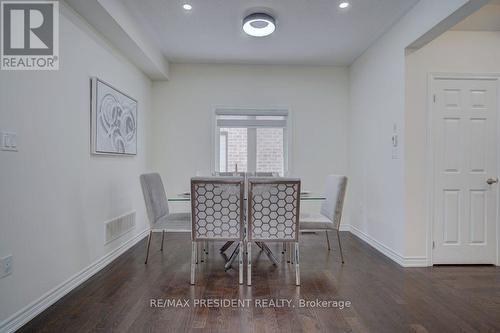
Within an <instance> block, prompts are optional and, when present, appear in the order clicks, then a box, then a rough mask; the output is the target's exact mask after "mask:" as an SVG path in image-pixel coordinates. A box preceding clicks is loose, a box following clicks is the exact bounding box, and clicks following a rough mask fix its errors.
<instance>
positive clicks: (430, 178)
mask: <svg viewBox="0 0 500 333" xmlns="http://www.w3.org/2000/svg"><path fill="white" fill-rule="evenodd" d="M439 79H462V80H467V79H469V80H496V81H497V83H498V84H497V108H498V110H497V115H498V117H497V141H498V140H499V139H500V73H486V74H482V73H476V74H473V73H443V72H431V73H428V75H427V113H426V117H427V120H426V123H427V128H426V132H427V133H426V134H427V135H426V155H427V156H426V159H427V162H426V164H427V167H426V168H427V170H426V182H425V183H426V192H427V207H426V209H427V247H426V255H427V258H428V262H427V264H428V266H432V265H433V260H432V240H433V228H434V182H435V179H434V146H433V138H432V126H433V123H432V110H433V106H434V99H433V95H434V87H433V82H434V80H439ZM497 168H499V170H497V172H498V174H500V145H498V147H497ZM499 211H500V191H498V187H497V221H496V222H497V223H496V226H497V230H496V243H497V246H496V249H497V251H496V252H497V253H496V258H497V260H496V261H497V262H496V265H497V266H500V221H499V216H500V213H499Z"/></svg>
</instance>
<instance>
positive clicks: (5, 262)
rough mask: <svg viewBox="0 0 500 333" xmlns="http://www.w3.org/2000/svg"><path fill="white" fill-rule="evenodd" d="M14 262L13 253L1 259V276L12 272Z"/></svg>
mask: <svg viewBox="0 0 500 333" xmlns="http://www.w3.org/2000/svg"><path fill="white" fill-rule="evenodd" d="M13 263H14V257H13V256H12V254H11V255H8V256H6V257H3V258H1V259H0V278H3V277H5V276H7V275H10V274H12V265H13Z"/></svg>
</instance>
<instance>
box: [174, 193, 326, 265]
mask: <svg viewBox="0 0 500 333" xmlns="http://www.w3.org/2000/svg"><path fill="white" fill-rule="evenodd" d="M167 200H168V202H172V203H176V202H177V203H181V202H185V203H188V202H191V194H190V193H189V192H183V193H179V194H177V195H176V196H173V197H169V198H167ZM244 200H245V201H246V200H247V198H246V197H245V199H244ZM323 200H325V197H324V196H323V195H320V194H315V193H311V192H309V191H301V193H300V201H301V202H321V201H323ZM233 243H234V242H232V241H228V242H226V243H225V244H224V245H223V246H222V247H221V249H220V252H221V253H222V254H224V252H225V251H226V250H227V249H228V248H229V247H231V245H232V244H233ZM257 246H259V248H260V249H261V250H262V251H263V252H264V253H265V254H266V256H267V257H268V258H269V260H271V262H272V263H273V265H277V264H278V259H277V258H276V256H275V255H274V253H273V252H272V250H271V249H270V248H269V247H268V246H267V245H266V244H264V243H263V242H257ZM239 251H240V248H239V246H236V248H235V249H234V251H233V252H232V253H231V255H230V256H229V258H227V260H226V264H225V267H224V268H225V269H226V270H227V269H229V268H230V267H231V266H232V264H233V261H234V260H235V259H236V258H237V257H238V252H239ZM283 251H284V249H283Z"/></svg>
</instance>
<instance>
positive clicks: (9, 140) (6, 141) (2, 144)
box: [0, 132, 17, 151]
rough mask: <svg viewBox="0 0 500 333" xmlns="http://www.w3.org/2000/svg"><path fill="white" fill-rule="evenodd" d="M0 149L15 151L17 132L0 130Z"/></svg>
mask: <svg viewBox="0 0 500 333" xmlns="http://www.w3.org/2000/svg"><path fill="white" fill-rule="evenodd" d="M0 149H1V150H5V151H17V134H16V133H8V132H0Z"/></svg>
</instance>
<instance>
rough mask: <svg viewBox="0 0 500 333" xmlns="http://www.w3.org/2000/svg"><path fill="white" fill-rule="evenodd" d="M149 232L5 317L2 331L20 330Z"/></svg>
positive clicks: (144, 232) (135, 237)
mask: <svg viewBox="0 0 500 333" xmlns="http://www.w3.org/2000/svg"><path fill="white" fill-rule="evenodd" d="M148 233H149V228H148V229H145V230H143V231H141V232H140V233H139V234H137V235H136V236H134V237H132V238H131V239H129V240H128V241H126V242H125V243H123V244H122V245H120V246H119V247H118V248H116V249H114V250H113V251H111V252H109V253H108V254H106V255H105V256H103V257H102V258H100V259H98V260H96V261H95V262H93V263H92V264H90V265H89V266H87V267H85V268H84V269H82V270H81V271H80V272H78V273H76V274H75V275H73V276H72V277H70V278H69V279H67V280H66V281H64V282H62V283H61V284H59V285H58V286H56V287H55V288H53V289H51V290H50V291H48V292H46V293H45V294H44V295H42V296H41V297H40V298H38V299H37V300H35V301H33V302H32V303H30V304H29V305H27V306H26V307H24V308H23V309H21V310H19V311H18V312H16V313H14V314H13V315H12V316H10V317H9V318H7V319H5V320H4V321H3V322H1V323H0V332H5V333H10V332H14V331H16V330H18V329H19V328H21V327H22V326H23V325H24V324H26V323H28V322H29V321H30V320H31V319H33V318H35V317H36V316H37V315H38V314H40V313H41V312H43V311H44V310H46V309H47V308H48V307H50V306H51V305H52V304H54V303H55V302H57V301H58V300H59V299H61V298H62V297H63V296H65V295H66V294H67V293H69V292H70V291H72V290H73V289H75V288H76V287H78V286H79V285H80V284H82V283H83V282H85V281H87V280H88V279H89V278H91V277H92V276H93V275H94V274H96V273H97V272H99V271H100V270H101V269H103V268H104V267H106V266H107V265H109V264H110V263H111V262H112V261H113V260H115V259H116V258H118V257H119V256H120V255H122V254H123V253H124V252H125V251H127V250H128V249H130V248H131V247H132V246H134V245H135V244H137V243H138V242H139V241H141V240H142V239H143V238H144V237H146V236H147V235H148Z"/></svg>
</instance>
